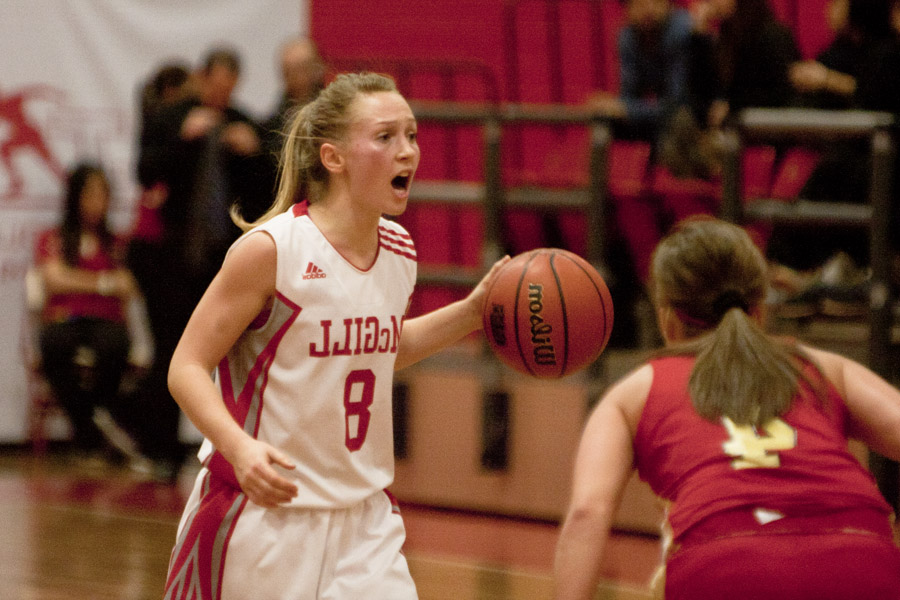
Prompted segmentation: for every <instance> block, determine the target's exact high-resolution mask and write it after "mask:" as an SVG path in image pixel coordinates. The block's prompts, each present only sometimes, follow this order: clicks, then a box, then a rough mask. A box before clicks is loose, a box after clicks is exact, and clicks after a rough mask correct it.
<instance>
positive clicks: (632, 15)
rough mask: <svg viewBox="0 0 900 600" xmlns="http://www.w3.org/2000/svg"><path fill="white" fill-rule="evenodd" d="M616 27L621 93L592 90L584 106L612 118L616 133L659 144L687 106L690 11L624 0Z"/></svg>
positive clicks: (663, 1) (651, 0) (660, 0)
mask: <svg viewBox="0 0 900 600" xmlns="http://www.w3.org/2000/svg"><path fill="white" fill-rule="evenodd" d="M623 4H624V5H625V10H626V15H627V22H626V24H625V26H624V27H623V28H622V29H621V30H620V31H619V37H618V49H619V79H620V90H619V94H618V95H616V94H611V93H609V92H603V91H599V92H595V93H594V94H592V95H591V96H590V97H589V98H588V101H587V103H588V106H590V107H591V108H593V109H595V110H596V111H598V112H599V113H601V114H603V115H605V116H608V117H611V118H613V119H615V120H616V121H615V123H614V135H615V137H616V138H617V139H636V140H643V141H648V142H650V143H652V144H653V145H654V146H656V145H657V144H658V141H659V138H660V136H661V135H663V134H664V132H666V131H667V129H668V128H669V124H670V121H671V119H672V118H673V117H674V116H675V115H676V113H677V112H678V111H679V109H684V108H688V107H689V102H690V97H691V94H690V88H689V82H690V69H691V67H692V61H691V54H690V52H691V36H692V35H693V20H692V18H691V15H690V13H688V12H687V11H686V10H684V9H682V8H678V7H675V6H673V5H672V2H671V1H670V0H623Z"/></svg>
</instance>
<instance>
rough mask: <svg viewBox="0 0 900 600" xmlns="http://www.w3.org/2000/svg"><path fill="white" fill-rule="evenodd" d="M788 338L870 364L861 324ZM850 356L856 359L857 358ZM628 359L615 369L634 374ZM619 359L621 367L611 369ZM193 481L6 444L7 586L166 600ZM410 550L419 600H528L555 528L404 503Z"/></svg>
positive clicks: (648, 542)
mask: <svg viewBox="0 0 900 600" xmlns="http://www.w3.org/2000/svg"><path fill="white" fill-rule="evenodd" d="M839 329H840V328H837V327H834V326H833V325H832V326H831V327H827V328H826V330H825V335H821V336H817V335H810V334H811V333H815V331H811V330H810V329H808V328H803V329H802V330H798V331H790V330H789V331H787V333H793V334H795V335H798V337H801V338H804V337H806V338H810V337H812V338H817V337H818V338H819V339H815V341H816V342H820V343H821V344H820V345H823V346H825V347H828V346H832V345H834V346H839V347H840V348H841V350H842V351H843V352H845V353H849V354H851V355H853V354H858V355H859V356H854V357H855V358H859V359H864V358H865V357H864V348H865V343H864V342H865V334H864V331H860V330H859V328H853V329H852V330H850V331H839ZM848 350H851V352H848ZM635 360H636V358H635V357H632V356H625V357H624V359H622V360H620V361H619V362H620V363H621V364H620V365H619V366H618V367H617V368H613V369H612V371H613V372H611V373H610V376H611V377H612V378H615V377H617V376H618V375H621V374H622V373H623V372H624V371H625V370H627V369H629V368H630V367H631V366H632V365H633V364H634V362H635ZM610 362H612V363H615V362H616V361H615V360H613V361H610ZM193 475H194V473H193V472H191V470H190V469H189V468H186V469H185V470H184V472H183V473H182V474H181V477H180V478H179V480H178V482H177V483H176V484H175V485H165V484H159V483H151V482H146V481H141V480H139V479H138V478H136V477H135V476H134V475H133V474H131V473H130V472H128V471H127V470H124V469H117V468H113V467H104V468H99V469H98V468H96V467H94V468H87V467H86V466H84V465H76V464H73V463H72V461H71V459H69V458H68V457H67V456H66V455H65V454H64V453H58V452H53V451H51V452H49V453H47V454H46V455H44V456H42V457H35V456H33V455H32V454H31V453H30V451H29V450H28V449H22V448H6V449H3V448H0V535H2V540H3V542H4V543H3V544H2V545H0V580H2V581H3V582H4V585H3V593H2V594H0V596H2V597H3V598H10V599H14V600H63V599H64V600H158V599H159V598H161V597H162V589H163V585H164V580H165V574H166V567H167V563H168V558H169V552H170V550H171V547H172V544H173V541H174V539H175V532H176V528H177V525H178V519H179V516H180V514H181V510H182V507H183V505H184V502H185V499H186V497H187V494H188V492H189V490H190V487H191V484H192V481H193ZM400 500H401V508H402V512H403V515H404V519H405V523H406V528H407V544H406V547H405V553H406V556H407V558H408V559H409V564H410V569H411V571H412V574H413V577H414V578H415V580H416V584H417V586H418V589H419V595H420V598H421V600H530V599H547V598H549V597H550V594H551V585H552V581H551V570H552V561H553V551H554V546H555V543H556V537H557V524H556V523H555V522H552V521H541V520H522V519H513V518H508V517H496V516H488V515H485V514H480V513H475V512H459V511H448V510H440V509H435V508H430V507H428V506H424V505H419V504H409V503H404V502H403V498H402V497H401V499H400ZM607 556H608V558H607V559H606V560H605V563H604V566H603V581H602V583H601V586H600V588H599V589H598V593H597V596H596V598H597V599H598V600H649V599H650V598H651V595H650V592H649V582H650V579H651V577H652V575H653V573H654V571H655V569H656V567H657V564H658V557H659V542H658V539H657V538H656V537H655V536H652V535H641V534H633V533H632V534H629V533H625V532H619V533H616V534H614V536H613V539H612V541H611V545H610V549H609V552H608V553H607Z"/></svg>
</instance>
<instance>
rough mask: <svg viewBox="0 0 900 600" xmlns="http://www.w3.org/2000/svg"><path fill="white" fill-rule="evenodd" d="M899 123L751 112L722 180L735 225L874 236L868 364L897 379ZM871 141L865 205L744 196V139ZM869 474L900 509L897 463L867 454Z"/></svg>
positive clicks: (847, 115) (732, 136)
mask: <svg viewBox="0 0 900 600" xmlns="http://www.w3.org/2000/svg"><path fill="white" fill-rule="evenodd" d="M894 125H895V121H894V118H893V116H892V115H890V114H888V113H882V112H866V111H832V110H807V109H748V110H745V111H744V112H743V113H742V114H741V115H740V119H739V124H738V128H737V129H735V130H733V131H731V132H730V133H729V135H728V138H727V144H726V147H727V155H726V161H725V164H726V168H725V171H724V177H723V197H722V215H723V217H725V218H727V219H729V220H732V221H734V222H738V223H741V222H745V221H752V220H763V221H768V222H772V223H785V224H795V225H813V226H816V225H818V226H824V225H842V226H855V227H864V228H867V229H868V232H869V254H870V266H871V269H872V282H871V287H870V291H869V316H868V329H869V336H868V363H869V366H870V367H871V368H872V370H874V371H875V372H876V373H878V374H879V375H881V376H882V377H884V378H886V379H889V380H890V379H892V375H893V373H892V370H893V359H892V337H891V330H892V327H893V323H894V315H893V310H894V305H895V304H896V300H897V298H896V293H895V292H894V290H893V287H892V285H891V259H892V255H893V248H892V244H891V224H892V223H893V215H892V211H893V209H892V207H891V204H892V196H893V193H894V192H893V184H894V169H895V166H896V156H895V153H896V147H895V140H894V135H893V128H894ZM854 138H856V139H866V138H868V139H869V148H870V152H871V178H870V181H869V198H868V204H862V205H861V204H855V203H840V202H837V203H835V202H829V203H823V202H816V201H815V200H814V199H805V198H798V199H796V200H793V201H788V202H785V201H776V200H769V199H764V198H762V199H761V198H742V197H741V193H740V190H741V182H740V176H741V175H740V154H741V148H742V146H743V144H744V142H746V141H751V140H752V141H761V140H762V141H774V142H779V143H781V142H787V143H794V144H804V145H808V144H821V143H826V144H827V143H829V142H832V141H834V140H841V139H854ZM869 468H870V469H871V471H872V472H873V474H874V475H875V478H876V480H877V481H878V486H879V488H880V489H881V492H882V494H883V495H884V496H885V498H886V499H887V500H888V501H889V502H890V503H891V505H892V506H893V507H894V508H895V509H897V508H898V507H900V468H898V464H897V463H896V462H894V461H891V460H889V459H886V458H884V457H882V456H880V455H878V454H876V453H870V456H869Z"/></svg>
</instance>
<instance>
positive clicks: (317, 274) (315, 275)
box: [303, 263, 325, 279]
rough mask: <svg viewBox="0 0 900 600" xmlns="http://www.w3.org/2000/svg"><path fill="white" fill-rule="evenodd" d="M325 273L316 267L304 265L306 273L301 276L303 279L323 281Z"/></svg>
mask: <svg viewBox="0 0 900 600" xmlns="http://www.w3.org/2000/svg"><path fill="white" fill-rule="evenodd" d="M324 278H325V271H323V270H322V269H320V268H319V267H317V266H316V265H314V264H312V263H309V264H308V265H306V273H304V274H303V279H324Z"/></svg>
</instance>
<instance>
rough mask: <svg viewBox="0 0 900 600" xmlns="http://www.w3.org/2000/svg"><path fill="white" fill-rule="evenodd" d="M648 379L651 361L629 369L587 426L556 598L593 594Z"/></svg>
mask: <svg viewBox="0 0 900 600" xmlns="http://www.w3.org/2000/svg"><path fill="white" fill-rule="evenodd" d="M652 381H653V370H652V368H651V367H649V366H644V367H642V368H640V369H638V370H637V371H635V372H633V373H632V374H630V375H629V376H627V377H626V378H625V379H623V380H622V381H620V382H619V383H617V384H616V385H615V386H614V387H613V388H611V389H610V390H609V392H607V394H606V395H605V396H604V397H603V399H601V400H600V403H599V404H598V405H597V408H595V409H594V412H593V413H592V414H591V416H590V417H589V419H588V422H587V424H586V425H585V429H584V432H583V433H582V437H581V442H580V444H579V447H578V452H577V454H576V458H575V469H574V472H573V477H572V497H571V499H570V504H569V509H568V512H567V514H566V517H565V520H564V522H563V526H562V529H561V531H560V537H559V542H558V544H557V547H556V557H555V561H554V571H555V588H556V589H555V596H554V597H555V598H556V600H590V599H591V598H593V597H594V593H595V592H596V589H597V583H598V580H599V577H600V564H601V560H602V558H603V552H604V548H605V545H606V539H607V537H608V535H609V531H610V528H611V527H612V522H613V518H614V517H615V513H616V510H617V509H618V507H619V502H620V501H621V498H622V493H623V492H624V490H625V485H626V484H627V483H628V478H629V476H630V475H631V472H632V463H633V459H634V456H633V451H632V439H633V436H634V431H635V429H636V427H637V421H638V419H639V418H640V413H641V410H642V408H643V405H644V402H645V401H646V398H647V393H648V392H649V390H650V385H651V383H652ZM601 475H602V476H601Z"/></svg>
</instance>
